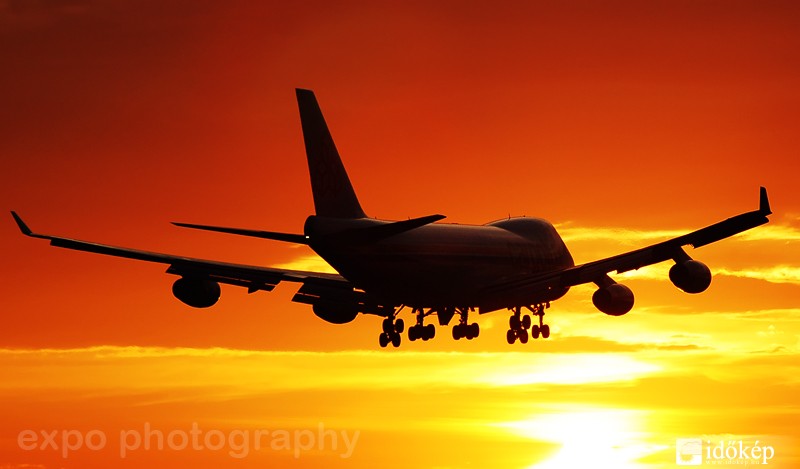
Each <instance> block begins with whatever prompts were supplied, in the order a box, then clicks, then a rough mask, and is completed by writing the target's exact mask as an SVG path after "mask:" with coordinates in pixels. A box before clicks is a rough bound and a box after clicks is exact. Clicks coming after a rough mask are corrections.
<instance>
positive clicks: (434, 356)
mask: <svg viewBox="0 0 800 469" xmlns="http://www.w3.org/2000/svg"><path fill="white" fill-rule="evenodd" d="M0 70H2V73H0V201H2V202H3V206H4V207H5V209H6V210H7V211H8V210H16V211H17V212H18V213H19V214H20V215H22V216H23V217H24V218H25V220H26V222H28V224H29V225H30V226H31V228H32V229H33V230H35V231H39V232H44V233H49V234H56V235H63V236H68V237H73V238H78V239H86V240H93V241H98V242H105V243H109V244H116V245H122V246H130V247H137V248H142V249H147V250H152V251H160V252H168V253H175V254H182V255H187V256H193V257H201V258H209V259H217V260H224V261H231V262H240V263H246V264H254V265H265V266H281V267H289V268H304V269H318V268H324V263H323V262H322V261H321V260H319V259H318V258H315V257H314V255H313V253H312V252H311V251H310V250H308V249H307V248H305V247H296V246H292V245H288V244H284V243H279V242H272V241H267V240H259V239H246V238H245V239H243V238H241V237H232V236H226V235H222V234H217V233H204V232H196V231H190V230H184V229H180V228H177V227H174V226H172V225H170V224H169V222H170V221H184V222H190V223H204V224H215V225H224V226H236V227H243V228H252V229H264V230H272V231H283V232H295V233H299V232H301V231H302V226H303V222H304V220H305V217H306V216H308V215H309V214H311V213H312V212H313V204H312V198H311V191H310V187H309V182H308V173H307V168H306V161H305V155H304V148H303V140H302V134H301V129H300V123H299V118H298V112H297V108H296V101H295V95H294V88H296V87H302V88H309V89H312V90H314V91H315V92H316V94H317V97H318V99H319V101H320V104H321V106H322V110H323V112H324V114H325V116H326V119H327V121H328V123H329V126H330V128H331V131H332V133H333V136H334V139H335V140H336V143H337V146H338V148H339V151H340V153H341V154H342V158H343V160H344V164H345V166H346V167H347V169H348V172H349V174H350V178H351V180H352V181H353V184H354V186H355V189H356V192H357V193H358V196H359V198H360V200H361V204H362V206H363V208H364V210H365V211H366V212H367V214H368V215H370V216H372V217H377V218H383V219H405V218H407V217H417V216H424V215H429V214H434V213H442V214H445V215H447V217H448V218H447V220H446V221H447V222H451V223H472V224H482V223H486V222H489V221H492V220H496V219H499V218H505V217H508V216H522V215H528V216H538V217H543V218H546V219H548V220H550V221H551V222H552V223H554V224H555V226H556V227H557V229H558V230H559V232H560V233H561V235H562V237H563V238H564V240H565V242H566V243H567V245H568V246H569V248H570V250H571V252H572V254H573V257H574V258H575V260H576V262H579V263H580V262H588V261H591V260H595V259H598V258H602V257H605V256H610V255H614V254H618V253H621V252H625V251H628V250H632V249H636V248H638V247H642V246H646V245H648V244H652V243H655V242H658V241H661V240H664V239H667V238H669V237H672V236H677V235H680V234H682V233H685V232H687V231H690V230H693V229H696V228H699V227H702V226H705V225H708V224H710V223H713V222H716V221H719V220H721V219H724V218H726V217H728V216H731V215H735V214H738V213H740V212H744V211H749V210H754V209H755V208H757V204H758V187H759V186H762V185H763V186H765V187H767V188H768V190H769V195H770V200H771V202H772V209H773V212H774V214H773V215H772V216H771V221H770V223H769V224H768V225H766V226H763V227H760V228H757V229H754V230H752V231H749V232H747V233H745V234H743V235H740V236H737V237H735V238H732V239H728V240H724V241H722V242H720V243H717V244H714V245H711V246H707V247H703V248H701V249H699V250H696V251H692V250H691V249H689V251H688V252H689V254H690V255H692V256H693V257H696V258H698V259H700V260H702V261H703V262H705V263H707V264H708V265H709V266H710V268H711V270H712V272H713V273H714V274H715V277H714V281H713V282H712V285H711V287H710V288H709V290H708V291H707V292H705V293H703V294H701V295H687V294H685V293H682V292H680V291H679V290H678V289H676V288H675V287H674V286H673V285H672V284H671V283H670V282H669V280H668V279H667V270H668V269H669V263H665V264H663V265H656V266H652V267H649V268H646V269H642V270H641V271H637V272H633V273H630V274H625V275H621V276H617V280H618V281H621V282H624V283H625V284H626V285H628V286H629V287H630V288H631V289H632V290H633V291H634V293H635V295H636V304H635V306H634V309H633V311H631V312H630V313H629V314H628V315H626V316H623V317H609V316H606V315H604V314H602V313H600V312H599V311H597V310H596V309H595V308H594V307H593V305H592V303H591V295H592V292H593V290H594V286H593V285H588V286H581V287H576V288H574V289H572V290H571V291H570V293H569V294H568V295H567V296H566V297H565V298H563V299H561V300H559V301H557V302H555V303H553V305H552V308H551V309H549V310H548V314H547V318H548V323H549V324H550V325H551V327H552V329H553V335H552V337H551V338H550V339H548V340H546V341H542V340H539V341H531V342H529V343H528V344H527V345H525V346H522V345H520V344H516V345H514V346H509V345H508V344H506V341H505V331H506V329H507V325H508V313H507V312H505V311H499V312H495V313H492V314H489V315H486V316H482V317H479V318H477V322H479V323H480V325H481V335H480V337H479V338H478V339H476V340H473V341H469V342H468V341H464V340H462V341H457V342H456V341H453V340H451V339H450V330H449V328H439V330H438V331H437V338H436V339H435V340H433V341H430V342H424V343H422V342H414V343H411V342H409V341H408V340H407V338H406V337H404V343H403V345H402V346H401V347H400V348H399V349H391V348H390V349H380V348H379V347H378V333H379V331H380V319H379V318H377V317H374V316H370V317H359V318H357V320H356V321H354V322H353V323H350V324H347V325H332V324H328V323H325V322H323V321H321V320H320V319H318V318H317V317H316V316H314V315H313V313H312V312H311V310H310V308H308V307H307V306H303V305H298V304H295V303H291V302H290V299H291V297H292V295H293V294H294V291H295V289H296V288H297V286H296V285H292V284H281V285H280V286H279V287H278V288H277V289H276V290H275V291H274V292H271V293H265V292H259V293H256V294H253V295H248V294H247V292H246V291H245V290H244V289H242V288H236V287H223V292H222V298H221V300H220V302H219V303H218V304H217V305H216V306H214V307H213V308H210V309H208V310H194V309H192V308H190V307H188V306H185V305H183V304H182V303H180V302H179V301H178V300H176V299H175V298H174V297H173V296H172V293H171V288H170V287H171V284H172V282H173V281H174V280H175V277H173V276H170V275H166V274H164V270H165V267H164V266H162V265H155V264H148V263H144V262H137V261H131V260H125V259H117V258H112V257H106V256H100V255H93V254H88V253H80V252H74V251H69V250H63V249H56V248H52V247H49V246H48V245H47V243H46V242H44V241H41V240H32V239H28V238H25V237H23V236H22V235H21V234H20V233H19V230H18V229H17V227H16V225H15V224H14V223H13V220H12V218H11V216H10V215H9V214H8V212H6V215H3V216H4V217H5V219H3V218H2V217H0V220H5V221H4V222H1V223H0V253H2V255H1V256H0V260H1V261H2V262H0V269H2V280H3V281H2V287H0V293H2V297H3V306H2V308H0V310H1V311H2V322H0V469H12V468H14V469H16V468H87V467H88V468H106V467H132V468H133V467H148V468H172V467H181V466H183V467H202V468H212V467H319V466H322V465H324V466H326V467H358V468H372V467H376V466H378V465H379V466H380V467H387V468H405V467H421V468H463V467H474V468H483V467H497V468H526V469H533V468H536V469H558V468H572V467H589V465H590V464H591V465H592V466H591V467H596V468H622V469H625V468H642V469H644V468H647V469H650V468H673V467H679V466H677V465H676V460H675V458H676V450H675V447H676V439H678V438H701V439H703V440H704V441H710V442H711V444H717V443H718V442H720V441H724V442H729V441H740V440H741V441H744V442H745V444H749V445H760V446H765V445H766V446H770V447H772V448H773V449H774V457H773V458H772V459H771V460H770V461H769V467H776V468H792V467H800V430H798V422H800V397H798V396H800V360H799V359H800V249H798V248H799V247H800V191H798V189H797V181H798V173H799V171H798V170H800V159H799V157H800V4H798V3H797V2H794V1H786V2H780V1H752V2H744V1H735V0H733V1H704V0H699V1H688V0H687V1H682V0H676V1H638V0H630V1H625V0H620V1H616V0H614V1H609V2H590V1H585V2H572V1H565V2H554V1H533V2H521V1H520V2H505V1H491V2H490V1H485V2H467V1H436V2H431V1H409V2H381V1H377V2H280V3H278V2H272V1H265V2H245V1H230V2H216V1H178V0H158V1H156V0H146V1H138V0H137V1H134V0H107V1H92V0H63V1H59V0H31V1H25V0H0ZM402 317H404V318H405V319H406V321H409V317H410V316H408V314H407V313H405V315H404V316H402ZM145 425H147V426H149V427H151V428H153V429H157V430H160V431H163V432H164V433H169V432H171V431H186V432H188V431H190V430H191V429H192V428H193V425H197V426H199V428H201V429H202V430H203V431H205V432H206V434H208V432H210V431H215V432H217V434H222V435H225V436H230V435H234V434H236V435H245V434H247V435H253V434H254V433H253V432H255V431H256V430H269V431H285V432H288V433H289V434H291V435H298V434H299V433H298V432H308V433H304V434H305V435H309V434H312V433H313V434H316V433H317V432H318V431H321V428H323V427H324V428H325V429H329V430H333V431H334V432H338V434H339V435H340V436H341V435H347V436H348V437H349V438H357V439H355V440H352V441H351V442H352V443H353V446H352V448H351V449H352V451H351V452H349V453H348V454H346V455H345V454H344V453H345V448H344V447H343V443H342V440H340V441H339V446H338V447H337V448H335V449H334V448H332V447H331V445H330V444H329V445H327V446H326V447H324V448H319V447H315V448H313V449H309V450H307V451H306V450H304V451H302V452H300V453H296V452H295V449H296V448H286V447H277V448H276V447H262V448H261V449H260V450H255V449H254V448H253V447H252V445H251V447H250V448H249V451H248V452H247V454H243V451H239V452H238V456H241V457H235V455H231V453H237V452H236V451H233V450H232V448H231V447H230V441H232V440H226V441H227V442H228V443H229V446H226V447H224V448H223V449H221V450H218V451H215V450H212V449H210V448H204V449H199V450H192V449H184V450H171V449H168V448H165V449H163V450H156V449H151V450H144V449H139V450H136V451H130V452H128V454H126V455H125V456H124V457H123V456H122V455H121V452H120V446H121V444H120V436H121V434H122V433H123V432H125V431H132V430H136V431H139V430H142V429H143V428H144V427H145ZM26 431H30V432H32V433H33V434H34V435H35V436H36V437H37V438H42V435H43V432H44V433H46V434H48V435H50V434H51V433H53V432H55V434H56V435H58V440H57V441H56V443H57V444H58V449H57V450H56V449H54V448H53V447H52V446H46V447H45V448H40V447H39V445H36V447H35V448H29V449H26V448H23V447H22V446H23V445H21V444H20V441H19V438H20V435H21V434H23V432H26ZM91 431H94V432H95V435H97V434H99V433H98V432H102V434H103V435H106V436H107V440H108V441H107V444H106V445H105V446H104V447H103V448H101V449H98V450H92V449H90V448H88V447H83V448H82V449H77V450H75V451H70V452H68V454H66V457H65V455H64V454H63V449H64V448H63V446H64V445H61V444H60V443H61V440H60V438H61V437H62V435H64V434H65V433H66V432H75V433H70V434H78V433H80V434H81V435H86V434H87V433H88V432H91ZM245 432H248V433H245ZM342 438H343V437H342ZM39 443H41V441H39ZM273 443H274V441H273ZM278 446H280V445H278ZM295 456H299V457H295ZM343 456H347V457H343ZM681 467H682V466H681ZM740 467H744V466H740Z"/></svg>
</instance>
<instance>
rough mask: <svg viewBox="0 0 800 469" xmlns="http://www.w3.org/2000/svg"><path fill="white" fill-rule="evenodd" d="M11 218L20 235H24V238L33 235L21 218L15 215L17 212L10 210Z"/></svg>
mask: <svg viewBox="0 0 800 469" xmlns="http://www.w3.org/2000/svg"><path fill="white" fill-rule="evenodd" d="M11 216H12V217H14V221H15V222H17V226H18V227H19V230H20V231H21V232H22V234H24V235H25V236H32V235H33V231H32V230H31V229H30V228H28V225H26V224H25V222H24V221H22V217H20V216H19V215H17V212H15V211H13V210H12V211H11Z"/></svg>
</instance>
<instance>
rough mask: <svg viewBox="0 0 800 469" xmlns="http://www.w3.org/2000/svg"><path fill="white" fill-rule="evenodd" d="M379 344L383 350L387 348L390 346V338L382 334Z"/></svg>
mask: <svg viewBox="0 0 800 469" xmlns="http://www.w3.org/2000/svg"><path fill="white" fill-rule="evenodd" d="M378 343H379V344H381V348H386V346H387V345H389V336H388V335H386V334H381V335H380V337H379V338H378Z"/></svg>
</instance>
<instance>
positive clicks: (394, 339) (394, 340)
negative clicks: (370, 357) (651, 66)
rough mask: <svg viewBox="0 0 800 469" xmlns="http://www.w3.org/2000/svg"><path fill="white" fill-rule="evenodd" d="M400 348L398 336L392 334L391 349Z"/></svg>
mask: <svg viewBox="0 0 800 469" xmlns="http://www.w3.org/2000/svg"><path fill="white" fill-rule="evenodd" d="M399 346H400V334H397V333H395V334H392V347H395V348H397V347H399Z"/></svg>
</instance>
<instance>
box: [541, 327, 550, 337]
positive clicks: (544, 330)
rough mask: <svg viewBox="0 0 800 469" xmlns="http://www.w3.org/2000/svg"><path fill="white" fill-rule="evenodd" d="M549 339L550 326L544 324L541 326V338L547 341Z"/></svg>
mask: <svg viewBox="0 0 800 469" xmlns="http://www.w3.org/2000/svg"><path fill="white" fill-rule="evenodd" d="M549 337H550V326H549V325H547V324H545V325H544V326H542V338H543V339H547V338H549Z"/></svg>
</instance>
